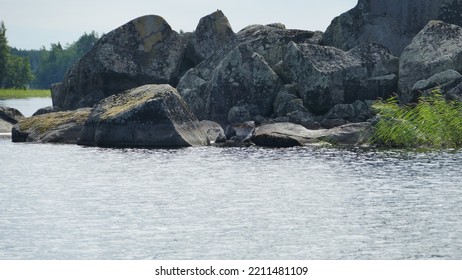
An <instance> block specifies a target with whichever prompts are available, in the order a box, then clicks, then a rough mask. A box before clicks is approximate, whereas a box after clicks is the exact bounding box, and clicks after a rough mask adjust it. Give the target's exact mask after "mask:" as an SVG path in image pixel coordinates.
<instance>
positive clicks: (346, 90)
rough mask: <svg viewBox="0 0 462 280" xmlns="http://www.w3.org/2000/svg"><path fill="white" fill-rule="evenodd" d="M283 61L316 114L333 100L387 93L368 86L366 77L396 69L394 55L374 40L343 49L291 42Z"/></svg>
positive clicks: (322, 110) (371, 78)
mask: <svg viewBox="0 0 462 280" xmlns="http://www.w3.org/2000/svg"><path fill="white" fill-rule="evenodd" d="M283 63H284V64H285V65H286V66H285V68H286V69H289V71H290V72H291V76H292V77H293V80H294V82H296V83H297V84H298V88H299V95H300V98H301V99H302V100H303V104H304V105H305V107H306V108H308V109H309V110H310V111H311V112H313V113H316V114H325V113H327V111H328V110H329V109H331V108H332V107H333V106H335V105H337V104H343V103H353V102H355V101H356V100H374V99H376V98H377V97H379V96H380V95H387V94H390V93H391V92H388V93H384V92H383V88H378V87H373V86H371V85H374V84H373V83H370V80H373V79H375V78H378V77H383V76H384V75H392V74H395V73H396V72H397V70H398V59H397V58H396V57H394V56H393V55H391V54H390V53H389V52H388V50H386V49H384V48H383V47H381V46H379V45H376V44H371V45H364V46H363V45H361V46H358V47H357V49H356V48H355V49H352V50H350V51H348V52H345V51H343V50H340V49H337V48H334V47H328V46H319V45H312V44H295V43H293V42H291V43H289V46H288V48H287V53H286V56H285V58H284V61H283ZM395 82H396V80H395ZM391 89H392V87H390V90H391Z"/></svg>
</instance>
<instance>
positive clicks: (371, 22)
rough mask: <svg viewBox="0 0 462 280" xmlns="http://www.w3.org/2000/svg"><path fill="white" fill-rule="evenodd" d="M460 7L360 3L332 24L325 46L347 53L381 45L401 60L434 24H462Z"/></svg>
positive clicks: (423, 0) (442, 2)
mask: <svg viewBox="0 0 462 280" xmlns="http://www.w3.org/2000/svg"><path fill="white" fill-rule="evenodd" d="M460 7H461V5H460V1H457V0H386V1H384V0H359V1H358V4H357V5H356V7H354V8H353V9H351V10H350V11H348V12H346V13H344V14H342V15H340V16H339V17H336V18H335V19H334V20H333V21H332V23H331V25H330V26H329V27H328V28H327V30H326V32H325V34H324V37H323V43H324V44H326V45H329V46H334V47H337V48H341V49H344V50H349V49H351V48H354V47H356V46H358V45H360V44H363V43H379V44H382V45H383V46H385V47H387V48H388V49H390V51H391V52H392V53H393V54H394V55H397V56H399V55H400V54H401V52H402V51H403V50H404V48H405V47H406V46H407V45H408V44H409V43H410V42H411V40H412V38H413V37H414V36H415V35H416V34H417V33H418V32H419V31H420V30H422V28H423V27H424V26H425V25H426V24H427V23H428V22H429V21H430V20H434V19H438V18H440V19H442V20H450V21H451V22H452V23H456V21H459V22H460V14H461V12H462V10H461V9H460ZM454 8H456V9H458V10H453V9H454Z"/></svg>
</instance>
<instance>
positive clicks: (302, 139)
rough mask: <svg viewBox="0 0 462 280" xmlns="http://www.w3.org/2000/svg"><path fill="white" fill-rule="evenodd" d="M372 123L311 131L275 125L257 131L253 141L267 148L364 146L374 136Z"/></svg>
mask: <svg viewBox="0 0 462 280" xmlns="http://www.w3.org/2000/svg"><path fill="white" fill-rule="evenodd" d="M372 132H373V128H372V126H371V124H370V123H367V122H366V123H351V124H346V125H342V126H339V127H335V128H332V129H318V130H309V129H306V128H305V127H303V126H301V125H298V124H293V123H273V124H265V125H262V126H259V127H257V128H256V129H255V131H254V133H253V135H252V138H251V140H252V141H253V142H254V143H255V144H256V145H259V146H265V147H294V146H304V145H310V144H314V143H319V142H328V143H332V144H335V145H363V144H367V143H368V141H369V139H370V137H371V136H372Z"/></svg>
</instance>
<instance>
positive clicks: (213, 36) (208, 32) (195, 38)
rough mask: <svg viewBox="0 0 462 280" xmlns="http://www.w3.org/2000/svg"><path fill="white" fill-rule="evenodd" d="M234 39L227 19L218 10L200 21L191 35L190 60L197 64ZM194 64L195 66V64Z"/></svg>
mask: <svg viewBox="0 0 462 280" xmlns="http://www.w3.org/2000/svg"><path fill="white" fill-rule="evenodd" d="M234 38H235V34H234V31H233V29H232V27H231V24H230V23H229V21H228V18H227V17H226V16H225V15H224V14H223V12H222V11H220V10H218V11H216V12H214V13H212V14H210V15H208V16H205V17H203V18H201V19H200V21H199V24H198V25H197V27H196V30H195V31H194V32H193V33H192V36H191V41H190V46H188V47H190V48H192V49H191V50H192V51H193V58H192V60H193V61H195V62H197V63H199V62H201V61H202V60H204V59H206V58H208V57H210V56H211V55H213V54H214V53H215V52H217V51H219V50H220V49H222V48H223V47H224V46H226V45H227V44H228V43H229V42H231V41H232V40H233V39H234ZM197 63H196V64H197Z"/></svg>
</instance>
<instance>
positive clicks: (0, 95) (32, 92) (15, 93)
mask: <svg viewBox="0 0 462 280" xmlns="http://www.w3.org/2000/svg"><path fill="white" fill-rule="evenodd" d="M31 97H51V92H50V90H37V89H26V90H23V89H0V99H13V98H31Z"/></svg>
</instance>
